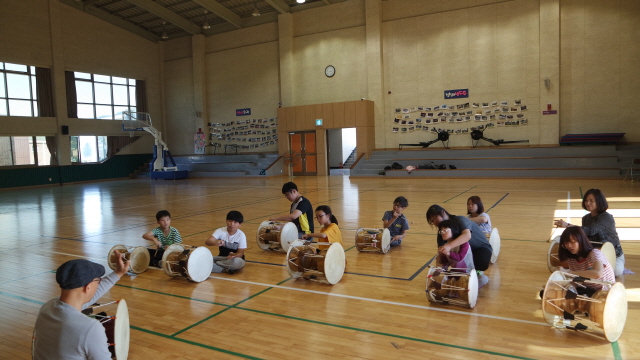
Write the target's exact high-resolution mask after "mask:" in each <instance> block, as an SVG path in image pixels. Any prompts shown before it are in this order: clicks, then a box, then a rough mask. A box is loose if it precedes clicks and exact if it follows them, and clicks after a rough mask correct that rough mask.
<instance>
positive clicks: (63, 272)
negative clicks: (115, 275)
mask: <svg viewBox="0 0 640 360" xmlns="http://www.w3.org/2000/svg"><path fill="white" fill-rule="evenodd" d="M104 272H105V270H104V266H102V265H100V264H96V263H94V262H91V261H89V260H84V259H76V260H70V261H67V262H66V263H64V264H62V265H60V267H59V268H58V271H56V281H57V282H58V284H59V285H60V287H61V288H63V289H77V288H79V287H83V286H85V285H88V284H89V283H90V282H92V281H93V280H95V279H96V278H99V277H102V275H104Z"/></svg>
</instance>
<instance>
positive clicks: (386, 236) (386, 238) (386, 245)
mask: <svg viewBox="0 0 640 360" xmlns="http://www.w3.org/2000/svg"><path fill="white" fill-rule="evenodd" d="M381 245H382V253H383V254H386V253H388V252H389V249H390V248H391V233H390V232H389V229H384V230H383V231H382V244H381Z"/></svg>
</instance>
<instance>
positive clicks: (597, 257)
mask: <svg viewBox="0 0 640 360" xmlns="http://www.w3.org/2000/svg"><path fill="white" fill-rule="evenodd" d="M596 261H599V262H600V263H602V267H603V268H604V271H603V274H602V276H601V277H599V278H597V279H594V280H602V281H608V282H612V283H614V282H616V276H615V274H614V273H613V268H612V267H611V264H609V262H608V261H607V258H606V257H605V256H604V254H603V253H602V251H600V250H598V249H593V250H591V252H590V253H589V255H587V257H586V258H584V259H583V260H582V261H578V260H577V259H571V258H569V260H568V262H569V270H571V271H584V270H593V264H594V263H595V262H596ZM585 286H588V287H591V288H598V289H599V288H600V287H601V285H600V284H585ZM609 288H610V286H606V285H605V286H602V290H609Z"/></svg>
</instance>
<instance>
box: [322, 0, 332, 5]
mask: <svg viewBox="0 0 640 360" xmlns="http://www.w3.org/2000/svg"><path fill="white" fill-rule="evenodd" d="M322 1H324V3H325V4H327V5H331V1H329V0H322Z"/></svg>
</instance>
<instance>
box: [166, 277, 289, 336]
mask: <svg viewBox="0 0 640 360" xmlns="http://www.w3.org/2000/svg"><path fill="white" fill-rule="evenodd" d="M287 280H289V279H287ZM271 289H273V288H272V287H268V288H266V289H264V290H262V291H260V292H257V293H255V294H253V295H251V296H249V297H248V298H246V299H244V300H240V301H238V302H237V303H235V304H233V305H231V306H228V305H227V306H228V307H227V308H225V309H222V310H220V311H218V312H217V313H215V314H213V315H210V316H207V317H206V318H204V319H202V320H200V321H198V322H197V323H195V324H192V325H189V326H187V327H186V328H184V329H182V330H179V331H177V332H175V333H173V334H171V337H175V336H178V335H180V334H182V333H183V332H185V331H187V330H189V329H191V328H193V327H195V326H198V325H200V324H202V323H203V322H205V321H207V320H209V319H211V318H213V317H216V316H218V315H220V314H222V313H223V312H225V311H227V310H229V309H232V308H234V307H237V306H238V305H240V304H242V303H243V302H245V301H247V300H251V299H253V298H254V297H256V296H258V295H260V294H262V293H264V292H266V291H269V290H271Z"/></svg>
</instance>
